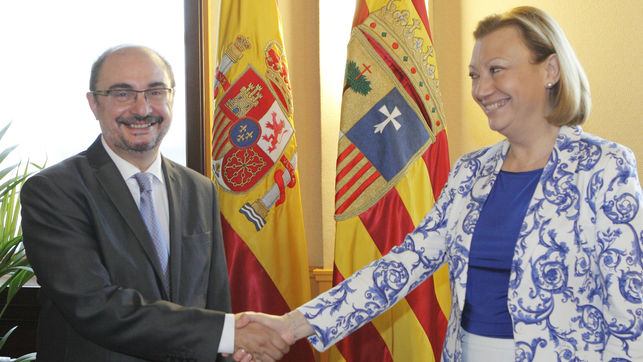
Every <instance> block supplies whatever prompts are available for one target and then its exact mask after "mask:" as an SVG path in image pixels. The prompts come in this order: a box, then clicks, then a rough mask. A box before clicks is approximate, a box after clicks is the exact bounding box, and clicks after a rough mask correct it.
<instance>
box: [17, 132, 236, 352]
mask: <svg viewBox="0 0 643 362" xmlns="http://www.w3.org/2000/svg"><path fill="white" fill-rule="evenodd" d="M162 164H163V170H164V172H165V183H166V185H167V191H168V199H169V213H170V264H169V265H170V275H171V276H170V278H171V288H172V289H171V292H170V294H171V295H169V296H168V295H166V294H165V292H164V290H163V287H162V285H161V282H160V267H159V263H158V261H157V257H156V256H155V255H156V254H155V252H154V246H153V244H152V240H151V238H150V236H149V234H148V232H147V229H146V228H145V224H144V223H143V219H142V218H141V216H140V214H139V211H138V208H137V207H136V204H135V202H134V200H133V198H132V195H131V193H130V191H129V189H128V188H127V185H126V184H125V181H124V180H123V178H122V176H121V174H120V172H119V171H118V169H117V168H116V165H115V164H114V162H113V161H112V160H111V159H110V157H109V156H108V154H107V153H106V151H105V149H104V148H103V145H102V144H101V141H100V137H99V138H98V139H97V140H96V141H95V142H94V144H93V145H92V146H91V147H89V149H87V150H86V151H85V152H82V153H80V154H78V155H76V156H74V157H71V158H69V159H67V160H65V161H63V162H61V163H59V164H57V165H54V166H51V167H49V168H47V169H45V170H43V171H41V172H39V173H38V174H36V175H34V176H33V177H31V178H30V179H29V180H27V182H26V183H25V185H24V187H23V188H22V191H21V202H22V229H23V236H24V245H25V248H26V252H27V257H28V259H29V261H30V263H31V265H32V266H33V269H34V271H35V273H36V277H37V278H38V283H39V284H40V286H41V290H40V295H39V299H40V303H41V311H40V316H39V321H38V340H37V352H38V361H39V362H47V361H56V362H58V361H92V362H96V361H141V360H153V361H157V360H158V361H213V360H215V359H216V358H217V349H218V346H219V339H220V337H221V332H222V328H223V323H224V312H229V311H230V291H229V286H228V276H227V268H226V262H225V254H224V250H223V243H222V238H221V224H220V216H219V204H218V197H217V193H216V189H215V186H214V184H213V183H212V182H211V181H210V180H209V179H207V178H206V177H204V176H202V175H200V174H198V173H196V172H194V171H192V170H189V169H187V168H185V167H183V166H180V165H178V164H176V163H174V162H172V161H169V160H167V159H165V158H164V159H163V160H162Z"/></svg>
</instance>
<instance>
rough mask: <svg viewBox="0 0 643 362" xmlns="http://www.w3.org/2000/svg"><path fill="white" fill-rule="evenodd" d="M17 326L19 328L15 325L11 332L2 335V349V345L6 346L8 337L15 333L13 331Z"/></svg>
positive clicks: (0, 342) (0, 345)
mask: <svg viewBox="0 0 643 362" xmlns="http://www.w3.org/2000/svg"><path fill="white" fill-rule="evenodd" d="M16 328H18V326H15V327H13V328H11V329H10V330H9V332H7V333H5V335H4V336H3V337H2V339H0V349H2V347H4V344H5V343H6V342H7V339H9V336H10V335H11V333H13V331H15V330H16Z"/></svg>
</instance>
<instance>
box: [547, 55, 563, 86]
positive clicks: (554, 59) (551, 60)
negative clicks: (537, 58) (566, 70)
mask: <svg viewBox="0 0 643 362" xmlns="http://www.w3.org/2000/svg"><path fill="white" fill-rule="evenodd" d="M545 71H546V72H547V74H546V79H545V84H551V85H554V84H556V83H558V81H559V80H560V63H559V62H558V54H556V53H554V54H550V55H549V56H548V57H547V59H545Z"/></svg>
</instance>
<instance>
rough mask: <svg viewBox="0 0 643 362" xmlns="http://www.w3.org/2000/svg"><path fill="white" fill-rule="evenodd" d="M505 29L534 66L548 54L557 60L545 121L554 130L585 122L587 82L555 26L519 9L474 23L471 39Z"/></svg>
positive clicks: (531, 9) (588, 102)
mask: <svg viewBox="0 0 643 362" xmlns="http://www.w3.org/2000/svg"><path fill="white" fill-rule="evenodd" d="M506 26H515V27H516V28H518V30H519V31H520V33H521V35H522V38H523V41H524V42H525V45H526V46H527V48H529V50H530V51H531V53H532V56H533V61H534V62H536V63H540V62H542V61H544V60H545V59H547V57H549V56H550V55H551V54H556V55H557V56H558V63H559V64H560V79H559V81H558V83H556V84H554V85H553V86H552V87H551V88H549V104H550V106H551V109H552V111H551V113H550V114H549V116H548V117H547V121H549V123H551V124H553V125H556V126H565V125H567V126H572V125H577V124H581V123H583V122H585V120H586V119H587V117H588V116H589V111H590V108H591V107H592V99H591V95H590V91H589V82H588V81H587V76H586V75H585V71H584V70H583V67H582V66H581V64H580V62H579V61H578V58H577V57H576V54H575V53H574V50H573V49H572V47H571V45H570V44H569V41H568V40H567V37H565V33H564V32H563V30H562V29H561V28H560V26H559V25H558V23H557V22H556V21H555V20H554V19H553V18H552V17H551V16H549V14H547V13H545V12H544V11H542V10H540V9H537V8H534V7H531V6H521V7H517V8H513V9H511V10H510V11H508V12H506V13H504V14H494V15H490V16H488V17H486V18H484V19H483V20H481V21H480V22H479V23H478V26H477V27H476V30H475V31H474V32H473V36H474V38H475V39H476V40H478V39H480V38H482V37H484V36H485V35H487V34H489V33H491V32H493V31H495V30H498V29H500V28H503V27H506Z"/></svg>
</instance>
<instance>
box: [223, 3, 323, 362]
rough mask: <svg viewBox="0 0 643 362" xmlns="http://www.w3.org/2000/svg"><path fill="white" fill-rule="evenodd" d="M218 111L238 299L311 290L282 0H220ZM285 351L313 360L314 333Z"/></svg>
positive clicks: (254, 303) (270, 299) (282, 298)
mask: <svg viewBox="0 0 643 362" xmlns="http://www.w3.org/2000/svg"><path fill="white" fill-rule="evenodd" d="M219 14H220V19H219V32H218V49H217V55H216V64H217V68H216V75H215V81H214V98H215V107H214V114H213V119H212V175H213V178H214V179H215V180H216V183H217V185H218V188H219V195H220V203H221V218H222V225H223V237H224V243H225V249H226V257H227V261H228V272H229V276H230V290H231V294H232V309H233V311H234V312H241V311H246V310H253V311H259V312H264V313H270V314H283V313H286V312H288V311H290V310H291V309H293V308H295V307H297V306H299V305H300V304H303V303H304V302H306V301H308V299H310V282H309V278H308V254H307V252H306V236H305V233H304V225H303V218H302V208H301V197H300V192H299V176H298V172H297V149H296V144H295V128H294V123H293V102H292V94H291V87H290V81H289V78H288V67H287V65H288V63H287V60H286V52H285V49H284V46H283V39H282V36H281V26H280V20H279V13H278V10H277V3H276V0H221V8H220V11H219ZM284 360H286V361H312V360H313V354H312V350H311V347H310V345H308V343H307V342H306V341H300V342H298V343H297V344H295V345H294V346H293V347H291V351H290V352H289V353H288V355H286V356H285V357H284Z"/></svg>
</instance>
